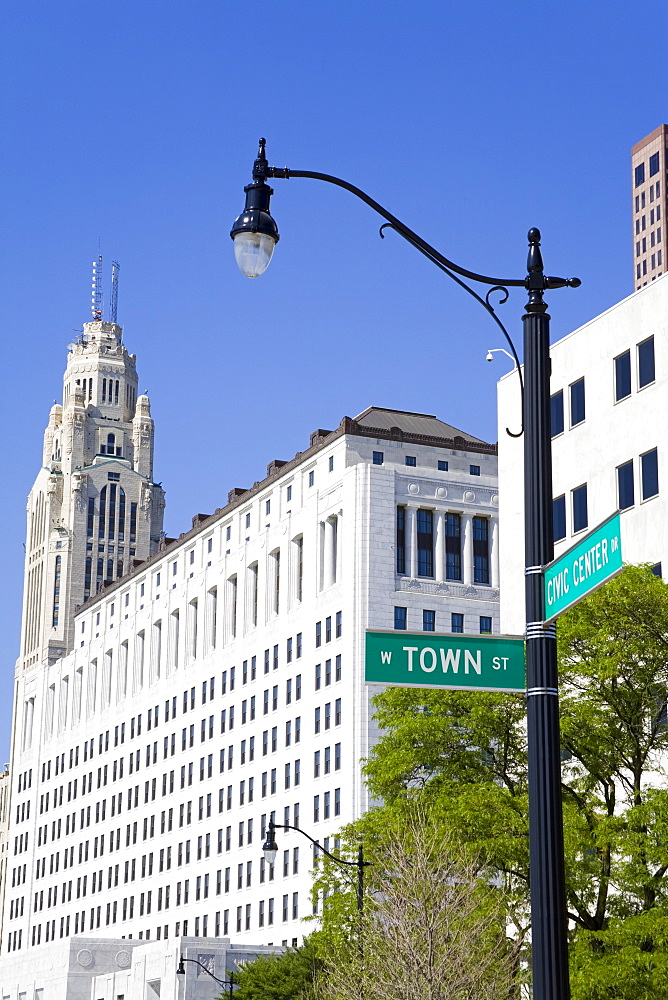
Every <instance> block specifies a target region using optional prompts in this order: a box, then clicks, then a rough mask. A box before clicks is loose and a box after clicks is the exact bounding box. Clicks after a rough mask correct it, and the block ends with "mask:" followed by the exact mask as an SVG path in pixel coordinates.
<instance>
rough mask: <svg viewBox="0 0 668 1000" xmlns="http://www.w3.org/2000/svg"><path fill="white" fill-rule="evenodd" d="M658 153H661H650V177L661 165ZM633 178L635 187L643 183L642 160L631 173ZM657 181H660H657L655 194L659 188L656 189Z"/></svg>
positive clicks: (643, 165)
mask: <svg viewBox="0 0 668 1000" xmlns="http://www.w3.org/2000/svg"><path fill="white" fill-rule="evenodd" d="M660 155H661V154H660V153H652V155H651V156H650V158H649V176H650V177H654V176H655V175H656V174H658V172H659V170H660V166H661V164H660ZM633 179H634V182H635V185H634V186H635V187H640V185H641V184H644V183H645V163H644V162H643V163H639V164H638V165H637V167H636V168H635V170H634V174H633ZM659 183H660V182H659V181H657V192H656V193H657V195H658V194H659V189H658V185H659ZM636 211H638V209H637V208H636Z"/></svg>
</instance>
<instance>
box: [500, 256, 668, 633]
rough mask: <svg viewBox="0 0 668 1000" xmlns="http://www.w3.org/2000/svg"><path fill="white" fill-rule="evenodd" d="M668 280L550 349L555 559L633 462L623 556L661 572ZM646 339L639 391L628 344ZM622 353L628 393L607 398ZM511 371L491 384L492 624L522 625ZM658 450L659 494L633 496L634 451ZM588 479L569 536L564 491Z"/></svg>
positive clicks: (667, 547) (602, 508)
mask: <svg viewBox="0 0 668 1000" xmlns="http://www.w3.org/2000/svg"><path fill="white" fill-rule="evenodd" d="M667 314H668V283H667V282H666V278H665V276H664V277H662V278H658V279H657V280H656V281H653V282H652V283H651V284H650V285H648V286H647V287H646V288H643V289H642V290H641V291H639V292H636V293H634V294H633V295H630V296H629V297H628V298H626V299H623V300H622V301H621V302H619V303H617V304H616V305H614V306H613V307H612V308H611V309H608V310H607V311H606V312H604V313H602V314H601V315H600V316H597V317H596V318H595V319H593V320H591V321H590V322H589V323H587V324H585V325H584V326H583V327H580V329H578V330H575V331H574V332H573V333H571V334H569V335H568V336H567V337H564V338H563V339H562V340H559V341H557V343H555V344H554V345H553V347H552V351H551V356H552V378H551V392H552V393H555V392H558V391H559V390H563V391H564V410H565V421H564V423H565V429H564V432H563V434H560V435H558V436H557V437H555V438H553V440H552V453H553V463H554V474H553V496H554V497H559V496H561V495H565V497H566V538H565V539H564V540H563V541H561V542H558V543H557V545H556V546H555V556H559V555H560V554H561V553H562V552H564V551H565V550H566V549H568V548H570V546H571V545H573V544H575V543H576V542H577V541H578V540H579V539H580V538H581V537H583V536H585V535H586V534H587V532H588V531H590V530H591V529H592V528H594V527H596V525H598V524H600V523H601V522H602V521H604V520H606V519H607V518H608V517H610V515H612V514H614V513H615V511H616V510H617V506H618V499H617V471H616V470H617V467H618V466H620V465H622V464H623V463H625V462H628V461H629V460H631V459H633V461H634V469H633V471H634V480H635V504H634V505H633V506H632V507H631V508H629V509H628V510H625V511H623V512H622V514H621V523H622V544H623V558H624V561H625V562H628V563H638V562H648V563H651V564H653V565H654V564H656V563H659V562H661V563H662V568H663V575H664V577H665V576H666V571H667V570H668V533H667V532H666V527H665V525H666V523H667V515H668V507H667V499H668V490H667V489H666V486H667V481H666V477H667V476H668V470H667V467H666V465H665V458H666V455H667V454H668V450H667V445H668V441H667V430H666V425H665V421H664V420H663V419H662V417H663V414H664V413H665V412H666V407H667V406H668V366H667V351H668V328H667V324H666V315H667ZM648 337H654V347H655V368H656V378H655V380H654V382H653V383H652V384H651V385H647V386H646V387H644V388H642V389H639V388H638V359H637V345H638V344H639V343H641V342H642V341H644V340H646V339H647V338H648ZM627 350H628V351H630V352H631V387H632V388H631V394H630V396H628V397H627V398H625V399H622V400H620V401H619V402H616V401H615V375H614V368H615V364H614V362H615V358H616V357H618V356H619V355H621V354H622V353H624V352H625V351H627ZM583 376H584V379H585V407H586V416H585V420H584V421H583V422H582V423H580V424H578V425H577V426H575V427H571V426H570V421H569V406H568V404H569V398H568V396H569V387H570V385H571V384H572V383H574V382H575V381H577V380H578V379H580V378H582V377H583ZM518 400H519V390H518V386H517V374H516V373H515V374H513V373H511V374H509V375H506V376H505V377H504V378H503V379H501V381H500V382H499V385H498V402H499V487H500V495H501V519H502V525H503V531H502V535H501V627H502V630H503V631H505V632H512V633H516V634H519V633H522V632H523V630H524V620H525V619H524V534H523V533H524V524H523V519H524V497H523V480H522V470H523V453H522V448H523V439H522V438H510V437H508V436H507V435H506V433H505V430H504V428H505V427H506V426H510V427H511V428H513V427H514V424H515V423H516V422H517V413H518ZM653 448H657V449H658V462H659V494H658V496H655V497H652V498H651V499H648V500H646V501H642V499H641V493H640V486H641V484H640V461H639V459H640V456H641V455H643V454H644V453H645V452H647V451H649V450H651V449H653ZM583 483H586V484H587V497H588V527H587V528H586V529H584V530H583V531H581V532H578V533H574V532H573V521H572V510H571V491H572V490H573V489H574V488H576V487H578V486H580V485H582V484H583Z"/></svg>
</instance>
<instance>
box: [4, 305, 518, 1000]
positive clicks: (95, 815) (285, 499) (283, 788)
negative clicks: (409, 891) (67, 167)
mask: <svg viewBox="0 0 668 1000" xmlns="http://www.w3.org/2000/svg"><path fill="white" fill-rule="evenodd" d="M97 325H99V324H88V327H87V329H86V330H85V335H84V336H85V339H84V343H83V345H82V352H83V349H84V348H85V346H87V345H88V344H89V343H90V341H91V340H92V336H93V334H95V335H96V340H97V338H98V336H99V335H100V334H104V335H105V336H106V337H109V338H112V339H113V342H114V344H115V345H119V344H120V328H118V327H114V328H113V330H106V329H105V327H108V326H111V324H101V326H102V328H103V329H102V330H101V331H100V333H98V331H97V328H96V327H97ZM92 328H95V329H92ZM119 350H120V348H118V346H116V351H117V352H118V351H119ZM123 350H124V349H123ZM76 356H77V355H76V352H75V358H76ZM122 357H125V355H122ZM72 363H73V359H72V358H71V359H70V363H69V364H68V372H67V373H66V376H65V387H66V392H65V408H64V410H63V415H62V418H61V417H60V411H57V410H56V411H52V419H51V421H50V429H49V431H48V432H47V433H48V435H49V447H48V448H47V452H48V453H49V454H48V455H47V454H46V452H45V456H46V459H45V469H44V470H43V471H42V472H41V473H40V477H41V478H45V477H47V478H48V479H50V478H51V477H54V476H58V469H55V468H54V466H53V463H57V464H59V466H60V468H61V469H63V470H65V469H67V470H68V476H69V478H67V477H66V476H65V474H64V473H63V476H62V483H60V482H59V485H58V489H59V490H60V492H59V493H58V494H57V495H58V500H59V504H60V506H59V507H58V509H55V508H54V509H53V510H51V509H50V508H47V507H41V508H40V511H41V513H40V515H39V517H40V518H41V520H40V521H39V525H40V527H39V531H38V533H39V538H40V539H41V541H40V543H39V548H36V546H35V545H29V546H28V553H27V558H28V563H29V569H28V575H27V578H26V579H27V582H26V589H27V593H28V594H31V593H32V592H33V591H31V589H30V588H31V585H32V580H33V578H34V577H32V576H31V575H30V572H31V569H32V566H33V563H37V562H39V560H40V559H43V560H45V559H46V553H47V552H48V553H49V558H50V559H53V558H55V557H56V555H55V554H56V550H57V551H58V553H60V552H63V558H64V552H67V553H69V562H68V563H67V562H63V563H61V571H60V572H61V580H62V579H63V576H62V574H64V572H65V567H66V566H68V567H69V569H68V574H69V576H68V579H69V580H70V581H71V583H70V584H69V586H70V595H75V596H74V597H71V601H70V599H68V600H65V599H64V598H61V606H62V612H59V619H58V626H57V627H58V629H59V632H58V636H57V642H59V643H62V644H63V645H64V646H65V650H64V652H63V653H62V655H59V656H57V655H55V652H56V650H55V645H54V642H53V641H51V640H50V629H53V628H55V627H56V626H54V625H53V624H52V616H53V614H54V611H53V603H52V597H53V594H52V590H51V581H50V575H53V572H55V570H54V567H53V563H49V564H48V568H46V569H45V570H44V573H43V574H42V577H41V579H42V581H44V580H46V581H47V583H48V587H47V589H46V590H44V591H43V595H44V596H43V598H42V600H41V603H38V604H36V603H35V602H34V601H32V599H28V600H27V604H26V611H25V615H24V618H30V621H31V622H35V624H34V625H30V628H32V630H33V632H32V633H31V635H32V634H33V633H34V635H35V636H41V637H42V638H41V639H40V642H39V644H36V643H35V642H33V641H32V640H31V641H30V642H29V643H27V644H26V642H25V641H24V645H23V648H22V655H21V657H20V658H19V661H18V665H17V672H16V685H15V690H16V701H15V712H14V715H15V725H14V733H13V754H12V763H11V768H10V781H11V807H10V824H9V831H8V853H7V876H6V884H5V898H4V913H3V930H2V942H1V946H0V954H1V955H2V960H1V962H0V988H1V989H2V994H1V995H2V998H3V1000H21V993H22V992H25V990H28V992H29V991H30V990H33V992H34V994H35V995H37V993H38V992H39V990H43V989H46V990H47V993H46V994H43V996H44V1000H47V996H48V979H49V975H48V971H47V966H46V965H41V964H40V955H42V954H44V955H46V954H47V953H48V954H52V953H53V954H54V955H56V954H57V955H60V956H61V959H59V961H62V962H63V963H65V964H67V963H68V962H69V963H70V966H71V968H72V969H74V970H75V971H76V973H77V975H79V973H80V971H81V969H80V963H78V960H77V961H74V959H73V958H72V956H73V955H76V954H78V952H79V951H81V949H82V948H83V950H84V951H90V950H91V948H92V945H90V944H85V945H77V942H78V941H79V939H84V938H85V940H86V941H87V942H90V941H94V942H99V948H100V949H101V953H102V951H104V949H105V948H106V949H107V951H109V949H112V950H113V948H114V947H116V945H117V944H118V939H122V940H123V941H126V942H128V943H129V944H128V948H130V947H131V948H132V949H135V948H136V947H137V946H138V945H139V944H141V945H142V946H145V944H146V942H147V941H148V942H149V943H150V945H151V947H152V948H153V947H154V946H155V948H157V951H155V950H154V951H153V952H151V954H158V953H159V954H161V955H162V954H163V952H164V954H165V955H167V954H169V955H172V956H173V954H175V953H176V952H175V951H174V948H173V947H172V943H173V942H174V939H177V940H182V939H185V938H193V937H194V938H197V939H198V940H201V948H200V950H201V951H202V953H204V952H206V948H205V947H204V945H205V944H206V942H205V941H204V939H209V940H210V946H209V950H212V949H213V951H215V948H214V947H213V946H214V944H216V947H218V945H224V946H225V947H227V946H228V943H229V939H231V940H232V941H233V942H234V945H235V946H237V945H238V946H239V947H242V946H243V947H245V948H246V949H254V950H257V949H258V948H259V947H260V946H263V947H268V948H271V947H276V946H280V945H285V944H293V943H297V942H298V941H299V940H300V939H301V936H302V933H303V932H305V931H304V928H303V925H302V923H301V921H302V919H303V918H304V917H305V916H307V915H311V914H312V913H313V912H314V906H313V904H312V901H311V898H310V886H311V870H312V858H313V852H312V848H311V845H310V843H309V841H308V840H307V839H306V838H305V837H304V836H303V835H302V834H301V833H300V832H299V831H298V830H297V831H294V830H293V831H280V832H279V834H278V840H279V856H278V858H277V861H276V864H275V865H274V866H272V867H270V866H269V865H267V864H265V862H264V859H263V857H262V850H261V847H262V838H263V834H264V831H265V828H266V825H267V823H268V822H269V819H270V818H273V819H274V820H275V821H276V822H277V823H279V824H289V825H292V826H296V827H299V828H300V829H303V830H305V831H308V833H309V834H311V835H312V836H313V837H314V838H316V839H317V840H318V841H319V842H320V843H322V844H323V846H325V847H329V848H330V849H331V848H333V847H334V845H335V838H336V834H337V831H338V830H339V829H340V827H341V826H343V825H344V824H346V823H348V822H350V821H352V820H353V819H355V818H357V817H358V816H360V815H361V814H362V813H363V812H364V811H365V810H366V809H367V808H368V805H369V801H368V793H367V791H366V788H365V786H364V782H363V780H362V774H361V767H360V762H361V761H362V760H363V759H364V758H365V757H366V756H367V755H368V753H369V749H370V747H371V745H372V743H373V740H374V738H375V729H374V724H373V721H372V718H371V709H370V697H371V696H372V695H373V694H374V693H375V691H374V689H371V688H369V687H368V686H366V685H365V682H364V638H365V632H366V630H367V629H368V628H376V629H378V628H380V629H395V628H398V629H407V630H409V631H420V632H421V631H423V630H426V631H436V632H451V631H454V632H466V633H474V634H475V633H480V632H485V633H487V632H498V630H499V620H498V544H499V543H498V495H497V459H496V446H495V445H492V444H487V443H485V442H483V441H480V440H478V439H475V438H472V437H469V436H466V435H464V434H463V433H462V432H460V431H458V430H456V429H455V428H453V427H451V426H450V425H448V424H445V423H443V422H442V421H440V420H438V419H437V418H436V417H434V416H429V415H425V414H416V413H406V412H402V411H398V410H388V409H382V408H377V407H372V408H370V409H368V410H366V411H365V412H364V413H362V414H360V415H359V416H358V417H356V418H354V419H351V418H349V417H345V418H344V419H343V420H342V421H341V423H340V425H339V426H338V428H337V429H336V430H334V431H326V430H318V431H315V432H314V433H313V434H312V435H311V438H310V443H309V447H308V448H307V449H306V450H305V451H304V452H300V453H298V454H297V455H296V456H295V457H294V458H293V459H292V460H291V461H288V462H283V461H278V460H276V461H272V462H270V464H269V466H268V468H267V475H266V477H265V478H264V479H263V480H262V481H261V482H257V483H256V484H255V485H254V486H253V487H252V488H251V489H249V490H241V489H235V490H232V491H231V492H230V493H229V496H228V502H227V504H226V505H225V506H224V507H222V508H221V509H219V510H217V511H216V512H215V513H214V514H212V515H208V516H205V515H197V516H196V517H195V518H194V519H193V526H192V528H191V530H189V531H188V532H186V533H185V534H183V535H181V536H180V537H179V538H178V539H176V540H171V539H163V540H162V542H161V543H160V545H159V546H157V545H156V533H157V532H158V528H159V525H160V523H161V515H162V492H161V491H160V490H159V487H156V486H155V484H153V483H152V468H151V464H150V462H149V461H148V458H146V461H143V460H142V455H143V454H144V452H143V451H142V448H143V444H144V441H143V438H146V442H148V440H149V438H150V440H151V443H152V425H151V424H150V423H149V419H150V418H149V417H148V403H147V400H145V397H144V398H142V397H139V398H138V399H137V400H136V404H135V405H134V407H133V401H132V399H131V398H129V397H127V398H126V396H125V393H124V390H123V388H122V386H121V385H120V382H121V379H120V378H119V379H118V383H119V389H118V397H119V402H118V406H119V412H118V414H117V422H116V423H115V424H114V425H113V426H114V429H113V430H110V429H109V422H110V421H111V420H116V416H115V415H114V414H115V413H116V411H114V412H113V413H111V412H110V413H107V411H106V410H105V408H104V406H103V405H102V403H103V400H102V399H101V398H99V399H98V395H100V396H101V393H102V392H105V393H106V394H108V393H109V391H110V390H109V387H108V385H109V383H107V385H106V387H101V386H100V381H99V380H100V378H108V375H99V374H96V369H95V368H94V367H93V375H86V376H85V377H86V378H87V379H89V378H90V379H91V380H92V388H91V385H90V383H87V385H86V387H82V389H81V391H79V390H78V388H77V389H76V390H74V392H72V382H71V378H72V374H73V373H71V372H70V367H71V365H72ZM91 363H92V364H93V365H95V364H97V361H95V360H94V361H93V362H91ZM125 363H126V364H127V362H125ZM76 374H77V376H78V377H81V373H80V372H79V371H77V373H76ZM75 384H76V383H75ZM68 385H69V386H70V396H69V397H68V395H67V387H68ZM128 385H130V381H128ZM84 388H85V393H84ZM111 392H112V400H111V404H109V401H108V399H107V400H104V402H105V405H111V406H112V407H113V406H116V405H117V402H116V394H117V393H116V379H115V377H114V381H113V382H112V390H111ZM89 393H92V395H88V394H89ZM96 394H98V395H96ZM72 395H74V398H75V402H76V407H77V410H81V414H80V415H79V422H81V421H83V423H84V426H86V422H88V423H89V425H90V426H89V429H88V431H87V436H86V437H85V440H86V441H89V442H90V449H89V451H81V450H80V451H79V452H78V453H77V457H76V458H75V457H74V456H73V449H74V443H73V442H75V441H76V440H77V438H76V434H64V435H62V436H59V437H58V449H56V446H55V444H52V443H51V441H52V439H53V441H54V442H55V439H56V434H57V433H58V431H57V430H56V428H57V427H60V426H61V423H59V420H61V419H62V424H65V422H66V420H67V419H69V418H68V417H67V413H68V405H69V404H68V399H70V400H71V398H72ZM121 398H122V399H123V400H124V402H123V407H124V408H123V412H122V413H121V412H120V408H121V402H120V401H121ZM54 412H55V414H56V418H55V419H54V416H53V414H54ZM52 424H53V427H54V429H53V430H52V429H51V425H52ZM137 425H139V431H138V432H137ZM111 434H114V443H113V448H114V453H113V454H112V453H111V452H108V451H101V448H102V446H103V445H104V446H105V448H108V447H111V444H108V442H109V440H110V435H111ZM120 441H122V444H120V443H119V442H120ZM119 447H120V448H121V449H122V452H121V454H118V453H117V452H116V449H118V448H119ZM54 449H55V450H54ZM54 454H55V455H57V458H52V457H51V456H52V455H54ZM146 454H147V455H148V454H149V453H146ZM126 456H127V457H126ZM142 462H143V464H142ZM112 476H114V477H120V478H114V479H112ZM41 478H38V483H41ZM135 480H136V482H135ZM82 481H83V482H82ZM119 483H120V487H119ZM109 484H114V485H115V486H116V487H117V488H122V489H123V490H124V491H125V504H124V507H123V513H121V504H120V499H119V493H116V498H115V503H114V506H113V508H112V501H111V495H110V493H109ZM105 489H106V490H107V492H106V494H104V490H105ZM82 491H83V493H85V500H84V501H83V502H82V501H81V500H78V499H76V498H75V494H77V493H82ZM39 493H40V494H42V493H43V494H44V495H45V496H48V495H49V492H48V488H46V487H45V489H44V490H42V489H40V490H39ZM34 497H35V490H33V493H32V494H31V502H30V505H29V523H28V531H29V532H30V531H35V528H34V523H35V511H36V509H37V507H36V504H37V501H36V500H34ZM45 502H46V501H45ZM135 503H136V504H137V507H136V508H135V515H134V516H136V527H135V529H134V530H133V528H132V517H133V514H132V510H133V507H132V505H133V504H135ZM63 510H66V511H69V512H73V513H70V514H68V515H64V514H62V513H61V511H63ZM67 517H70V520H69V521H68V520H67ZM73 518H74V520H73ZM59 542H62V544H61V546H60V547H59V548H58V549H57V546H58V543H59ZM121 544H122V545H123V546H124V553H123V559H124V562H123V564H122V567H121V565H120V561H119V560H120V555H119V553H118V546H119V545H121ZM114 545H115V546H116V551H113V546H114ZM90 546H92V548H91V547H90ZM129 546H132V547H133V548H134V552H129V551H127V549H128V547H129ZM33 554H34V559H33ZM100 558H102V559H103V564H102V576H101V577H100V573H99V569H98V560H99V559H100ZM140 558H142V559H143V561H141V562H139V561H138V560H139V559H140ZM89 560H90V567H89V562H88V561H89ZM39 564H40V565H45V566H47V564H46V563H45V562H44V563H39ZM108 565H109V566H110V568H109V569H108V568H107V567H108ZM121 569H122V573H121ZM61 586H62V584H61ZM88 593H90V596H88ZM76 595H80V596H79V597H78V601H77V596H76ZM86 598H87V599H86ZM71 602H73V603H80V606H79V607H77V608H76V609H72V610H70V608H71ZM61 615H62V616H64V620H63V621H62V623H61V617H60V616H61ZM27 627H28V626H27V625H25V622H24V628H27ZM375 690H377V688H376V689H375ZM316 908H317V904H316ZM308 929H310V926H309V925H307V928H306V930H308ZM216 938H217V939H219V941H218V943H216V942H215V939H216ZM226 939H227V943H226ZM105 942H106V943H105ZM70 943H71V947H70ZM54 947H55V950H54ZM77 947H78V950H77ZM72 949H74V950H72ZM117 950H118V949H117ZM120 950H121V951H123V950H124V949H123V948H121V949H120ZM114 954H115V953H114ZM133 954H134V951H133ZM68 956H69V957H68ZM164 960H165V961H168V960H167V959H164ZM101 961H102V959H101ZM105 961H106V959H105ZM169 961H172V959H169ZM107 964H108V963H107ZM112 965H113V962H112ZM70 966H68V967H70ZM104 968H105V969H106V965H105V967H104ZM35 970H41V971H40V973H39V975H40V976H42V979H40V980H39V982H38V979H39V976H38V977H37V978H35V977H36V973H35ZM105 974H106V972H105ZM91 977H92V972H91V973H90V976H89V980H90V982H92V978H91ZM66 978H67V977H66ZM22 983H28V986H26V987H25V990H24V989H23V987H22V986H21V984H22ZM30 984H32V985H30ZM44 984H46V985H44ZM214 985H215V984H214ZM91 989H92V987H91ZM40 995H42V994H40ZM67 995H68V996H69V994H67ZM73 995H74V994H73ZM91 995H92V997H93V1000H95V998H97V997H98V996H99V997H102V996H105V997H106V996H107V994H106V993H102V992H99V993H95V994H91ZM118 995H124V996H125V997H126V998H127V997H128V994H127V993H124V992H123V990H120V991H119V993H118ZM131 995H132V996H134V995H135V994H134V993H132V992H131ZM136 995H137V996H139V995H140V994H139V992H137V993H136ZM145 995H148V994H146V993H144V992H141V996H142V998H143V997H144V996H145ZM162 995H163V996H164V995H166V994H165V993H163V994H162ZM169 995H170V996H171V994H169ZM209 995H213V994H209ZM109 996H110V997H111V996H112V994H111V993H109ZM31 1000H32V994H31ZM49 1000H50V998H49Z"/></svg>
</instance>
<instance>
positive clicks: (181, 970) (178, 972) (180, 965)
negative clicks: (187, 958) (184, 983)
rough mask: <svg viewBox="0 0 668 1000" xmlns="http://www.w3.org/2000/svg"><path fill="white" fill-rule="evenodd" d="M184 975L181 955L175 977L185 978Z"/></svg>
mask: <svg viewBox="0 0 668 1000" xmlns="http://www.w3.org/2000/svg"><path fill="white" fill-rule="evenodd" d="M185 974H186V970H185V966H184V965H183V955H181V956H180V961H179V964H178V967H177V969H176V975H177V976H185Z"/></svg>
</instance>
